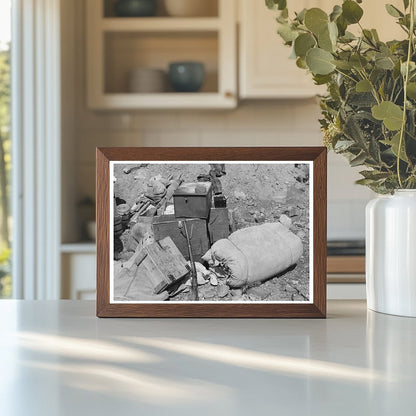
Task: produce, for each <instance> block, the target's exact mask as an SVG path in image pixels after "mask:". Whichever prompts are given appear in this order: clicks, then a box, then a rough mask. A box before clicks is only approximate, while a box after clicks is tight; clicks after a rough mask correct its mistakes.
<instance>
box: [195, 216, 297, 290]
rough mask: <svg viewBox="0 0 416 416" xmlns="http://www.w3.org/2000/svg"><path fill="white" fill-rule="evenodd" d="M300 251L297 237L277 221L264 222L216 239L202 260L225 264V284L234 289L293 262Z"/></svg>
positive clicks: (265, 278) (259, 280)
mask: <svg viewBox="0 0 416 416" xmlns="http://www.w3.org/2000/svg"><path fill="white" fill-rule="evenodd" d="M302 252H303V246H302V242H301V240H300V238H299V237H298V236H296V235H295V234H293V233H292V232H291V231H290V230H288V229H287V228H286V227H285V226H284V225H282V224H280V223H266V224H262V225H258V226H254V227H249V228H243V229H241V230H238V231H236V232H234V233H233V234H231V235H230V236H229V237H228V239H222V240H219V241H217V242H216V243H215V244H214V245H213V246H212V247H211V249H210V250H208V251H207V253H205V255H204V256H203V257H202V259H203V260H204V261H206V262H208V264H213V263H214V262H215V261H218V262H220V263H221V264H223V265H224V266H226V267H228V269H229V271H230V277H229V279H228V281H227V284H228V285H229V286H230V287H234V288H238V287H242V286H245V285H250V284H252V283H255V282H261V281H264V280H267V279H269V278H271V277H273V276H276V275H277V274H279V273H281V272H283V271H284V270H286V269H287V268H289V267H290V266H292V265H294V264H296V263H297V261H298V260H299V258H300V256H301V255H302Z"/></svg>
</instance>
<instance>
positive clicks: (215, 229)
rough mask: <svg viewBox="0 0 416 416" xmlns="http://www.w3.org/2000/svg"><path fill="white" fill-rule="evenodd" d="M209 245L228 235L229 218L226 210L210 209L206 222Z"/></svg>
mask: <svg viewBox="0 0 416 416" xmlns="http://www.w3.org/2000/svg"><path fill="white" fill-rule="evenodd" d="M208 232H209V239H210V241H211V244H214V243H215V242H216V241H218V240H221V239H222V238H227V237H228V236H229V235H230V218H229V213H228V208H211V212H210V215H209V221H208Z"/></svg>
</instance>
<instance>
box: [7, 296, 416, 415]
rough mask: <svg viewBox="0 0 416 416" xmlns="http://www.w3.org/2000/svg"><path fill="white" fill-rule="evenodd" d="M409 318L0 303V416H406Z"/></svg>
mask: <svg viewBox="0 0 416 416" xmlns="http://www.w3.org/2000/svg"><path fill="white" fill-rule="evenodd" d="M415 393H416V319H411V318H400V317H395V316H388V315H382V314H377V313H374V312H371V311H368V312H367V310H366V307H365V303H363V302H361V301H334V302H329V305H328V319H326V320H278V319H275V320H264V319H261V320H259V319H258V320H255V319H251V320H250V319H195V320H193V319H98V318H96V317H95V303H94V302H86V301H84V302H82V301H78V302H77V301H56V302H52V301H51V302H41V301H38V302H30V301H0V415H2V416H16V415H29V416H37V415H42V416H49V415H57V416H65V415H71V416H72V415H75V416H81V415H100V416H105V415H114V416H120V415H143V416H149V415H181V416H186V415H193V416H195V415H198V416H201V415H218V416H220V415H227V416H228V415H239V416H241V415H256V416H260V415H281V416H287V415H331V416H334V415H336V416H339V415H353V416H357V415H377V416H381V415H398V416H407V415H412V416H414V415H415V414H416V400H415Z"/></svg>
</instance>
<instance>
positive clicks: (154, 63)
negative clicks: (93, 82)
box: [104, 32, 218, 100]
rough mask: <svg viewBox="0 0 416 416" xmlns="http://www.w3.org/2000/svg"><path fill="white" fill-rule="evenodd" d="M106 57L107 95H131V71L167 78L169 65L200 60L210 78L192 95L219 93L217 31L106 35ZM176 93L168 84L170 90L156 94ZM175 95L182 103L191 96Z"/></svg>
mask: <svg viewBox="0 0 416 416" xmlns="http://www.w3.org/2000/svg"><path fill="white" fill-rule="evenodd" d="M104 54H105V61H104V62H105V86H104V92H105V94H130V93H131V92H130V91H129V88H128V77H129V72H130V71H131V70H134V69H137V68H152V69H161V70H163V71H164V72H165V74H166V78H167V74H168V68H169V64H170V63H172V62H177V61H198V62H202V63H203V64H204V66H205V74H206V75H205V81H204V84H203V86H202V88H201V91H200V92H197V93H191V95H193V96H196V95H197V94H198V95H199V94H201V93H217V92H218V37H217V33H216V32H204V33H199V32H198V33H189V32H167V33H166V32H163V33H153V32H152V33H136V32H121V33H120V32H112V33H106V34H105V38H104ZM172 93H174V91H173V89H172V88H171V87H170V85H169V83H167V85H166V91H163V92H160V93H156V94H155V95H159V94H163V95H165V94H169V95H170V94H172ZM175 94H176V97H174V99H175V100H178V99H182V98H184V99H186V97H187V96H188V95H189V94H190V93H180V94H177V93H175ZM139 95H142V94H139ZM152 95H153V94H152ZM146 98H149V97H146Z"/></svg>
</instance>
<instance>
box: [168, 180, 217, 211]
mask: <svg viewBox="0 0 416 416" xmlns="http://www.w3.org/2000/svg"><path fill="white" fill-rule="evenodd" d="M198 187H202V188H204V187H205V190H201V191H200V190H198ZM173 203H174V205H175V217H176V218H208V217H209V211H210V208H211V206H212V184H211V182H197V183H186V184H184V185H182V186H180V187H179V188H178V189H176V191H175V193H174V194H173Z"/></svg>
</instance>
